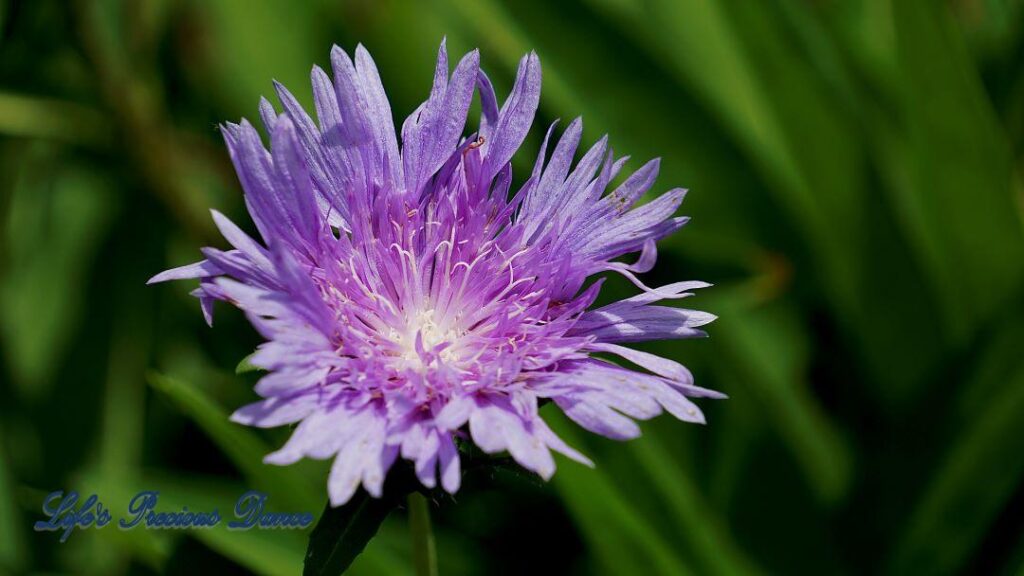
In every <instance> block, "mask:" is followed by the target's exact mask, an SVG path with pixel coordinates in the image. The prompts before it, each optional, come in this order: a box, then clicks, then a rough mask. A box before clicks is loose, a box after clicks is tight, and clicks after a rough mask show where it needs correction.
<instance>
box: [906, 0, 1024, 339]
mask: <svg viewBox="0 0 1024 576" xmlns="http://www.w3.org/2000/svg"><path fill="white" fill-rule="evenodd" d="M948 8H949V7H948V6H946V5H945V4H943V3H939V2H929V1H927V0H903V1H900V2H893V3H892V11H893V18H894V22H895V28H896V40H897V46H898V53H899V62H900V68H901V71H902V78H903V82H902V84H901V88H902V89H903V93H902V94H901V95H902V96H903V98H904V100H903V107H904V113H905V115H906V119H907V122H908V130H907V132H909V142H906V143H905V144H904V147H903V148H904V156H903V159H904V162H906V163H907V164H908V165H909V166H910V167H911V174H910V183H909V185H908V186H906V187H903V188H900V189H897V190H895V192H896V197H895V201H896V203H897V205H898V207H899V211H900V215H901V216H902V218H903V219H904V222H905V226H906V228H907V231H908V233H909V236H910V239H911V241H912V243H913V245H914V247H915V249H916V252H917V254H918V257H919V259H920V260H921V262H922V263H923V264H924V266H925V268H926V269H927V271H928V272H929V274H930V276H931V288H932V289H933V290H934V291H936V292H937V295H938V297H939V298H940V300H941V302H942V307H941V310H940V311H939V312H940V314H941V315H942V317H943V318H944V320H945V325H946V329H947V333H948V334H949V335H950V336H951V337H952V339H953V340H954V341H955V342H957V343H959V344H963V343H965V342H966V340H967V338H968V337H969V336H970V335H971V334H973V333H974V331H975V330H976V329H977V328H978V327H979V326H980V325H981V323H982V322H983V321H984V320H985V319H986V318H988V317H990V316H991V315H992V314H995V313H997V312H998V310H999V309H1000V306H1002V305H1004V304H1005V302H1006V301H1007V299H1008V298H1010V296H1011V294H1012V293H1013V292H1014V290H1016V289H1018V288H1019V287H1020V285H1021V282H1022V280H1024V230H1022V226H1021V212H1020V207H1019V205H1018V202H1017V199H1015V195H1014V192H1013V186H1014V181H1015V177H1014V174H1013V167H1012V156H1011V153H1010V150H1009V146H1008V143H1007V141H1006V137H1005V135H1004V134H1003V133H1002V129H1001V128H1000V127H999V125H998V119H997V117H996V115H995V113H994V112H993V110H992V106H991V104H990V102H989V101H988V98H987V96H986V94H985V91H984V87H983V86H982V83H981V79H980V78H979V76H978V72H977V70H976V69H975V66H974V63H973V62H972V61H971V57H970V54H969V53H968V51H967V48H966V46H965V45H964V41H963V38H962V36H961V34H960V33H959V31H958V30H957V28H956V23H955V22H954V21H953V18H952V17H951V15H950V14H949V12H948Z"/></svg>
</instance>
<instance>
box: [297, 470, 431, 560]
mask: <svg viewBox="0 0 1024 576" xmlns="http://www.w3.org/2000/svg"><path fill="white" fill-rule="evenodd" d="M401 475H402V474H401V471H399V470H392V471H391V472H390V473H389V474H388V481H387V483H386V485H385V487H384V491H383V494H382V496H381V497H380V498H374V497H373V496H370V494H368V493H367V492H366V491H365V490H363V489H359V490H358V491H357V492H356V493H355V495H353V496H352V499H351V500H349V501H348V502H346V503H345V504H344V505H342V506H338V507H332V506H331V503H330V502H328V503H327V506H326V507H325V508H324V512H323V514H322V515H321V516H320V521H319V522H317V525H316V528H314V529H313V532H312V533H311V534H310V535H309V546H308V547H307V548H306V560H305V564H304V568H303V570H302V573H303V575H304V576H336V575H337V574H341V573H342V572H344V571H345V570H346V569H347V568H348V567H349V566H350V565H351V564H352V562H354V561H355V559H356V557H358V556H359V555H360V554H361V553H362V552H363V549H364V548H366V545H367V544H368V543H369V542H370V539H372V538H373V537H374V535H376V534H377V530H378V529H380V525H381V524H382V523H383V522H384V520H385V519H386V518H387V517H388V515H389V514H391V512H392V511H393V510H394V509H395V508H397V507H398V506H399V504H401V502H402V499H403V498H405V496H406V495H407V494H409V493H410V492H411V491H412V490H413V489H414V484H412V483H411V482H408V481H407V480H405V479H404V478H396V476H401Z"/></svg>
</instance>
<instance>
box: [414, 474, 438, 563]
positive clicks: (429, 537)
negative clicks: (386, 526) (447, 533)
mask: <svg viewBox="0 0 1024 576" xmlns="http://www.w3.org/2000/svg"><path fill="white" fill-rule="evenodd" d="M409 532H410V533H411V536H412V563H413V567H414V568H415V570H416V576H437V550H436V549H435V548H434V532H433V530H432V529H431V527H430V509H429V508H428V507H427V499H426V497H424V496H423V494H420V493H419V492H413V493H412V494H409Z"/></svg>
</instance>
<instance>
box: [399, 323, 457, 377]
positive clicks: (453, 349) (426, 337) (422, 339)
mask: <svg viewBox="0 0 1024 576" xmlns="http://www.w3.org/2000/svg"><path fill="white" fill-rule="evenodd" d="M463 335H464V332H463V331H462V330H461V329H459V328H458V327H457V326H452V325H450V323H448V322H441V321H440V319H439V318H438V317H437V314H436V313H435V312H434V310H433V309H426V310H420V311H418V312H415V313H412V314H410V315H409V316H408V320H407V323H406V325H405V327H404V329H392V331H391V334H389V336H390V337H391V340H392V341H393V342H394V343H395V344H397V345H398V349H399V357H400V358H402V359H403V360H405V361H406V362H407V363H408V365H415V366H419V367H426V363H425V360H427V358H425V357H424V355H426V356H427V357H429V354H430V353H431V352H433V351H434V349H435V348H436V347H438V346H441V345H442V344H446V346H444V347H443V349H442V350H440V351H439V352H438V353H437V356H438V358H440V359H441V361H443V362H452V361H453V360H456V359H457V358H458V354H457V349H458V345H459V339H460V338H461V337H462V336H463ZM417 339H418V340H419V347H417V345H416V342H417ZM418 348H419V349H418ZM420 350H422V351H423V352H424V354H421V353H420Z"/></svg>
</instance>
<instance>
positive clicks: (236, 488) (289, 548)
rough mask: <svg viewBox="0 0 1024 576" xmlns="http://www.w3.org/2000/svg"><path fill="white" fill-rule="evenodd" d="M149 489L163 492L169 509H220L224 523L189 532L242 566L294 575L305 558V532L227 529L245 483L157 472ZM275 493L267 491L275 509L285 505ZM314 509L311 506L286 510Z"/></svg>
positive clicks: (267, 574)
mask: <svg viewBox="0 0 1024 576" xmlns="http://www.w3.org/2000/svg"><path fill="white" fill-rule="evenodd" d="M146 486H147V489H152V490H157V491H159V492H160V507H161V509H167V510H181V509H182V507H184V506H187V507H188V508H189V509H190V510H203V511H206V510H213V509H215V508H216V509H217V510H218V511H219V512H220V513H221V516H222V517H223V520H222V523H221V525H218V526H216V527H214V528H211V529H208V530H189V531H187V534H188V535H189V536H190V537H193V538H195V539H197V540H199V541H201V542H203V543H204V544H206V545H207V546H209V547H210V548H211V549H213V550H215V551H217V552H218V553H220V554H222V555H224V556H226V557H227V558H230V559H231V560H233V561H234V562H236V563H238V564H239V565H240V566H243V567H245V568H247V569H248V570H251V571H252V572H254V573H256V574H261V575H263V576H291V575H294V574H295V573H296V571H297V568H298V566H299V564H300V563H301V562H302V546H303V539H304V534H303V532H300V531H290V530H259V529H252V530H228V529H227V528H226V527H225V526H226V522H227V521H228V519H229V518H230V519H233V516H232V511H231V510H232V507H233V506H234V503H235V501H236V500H237V499H238V497H239V496H241V495H242V494H244V493H245V492H246V491H247V488H246V487H245V486H243V485H240V484H236V483H231V482H225V481H223V480H218V479H213V478H201V477H189V476H154V477H149V478H147V479H146ZM275 496H276V495H275V494H268V496H267V498H268V506H269V507H271V508H272V509H274V510H282V511H284V510H285V508H284V507H283V506H282V507H278V506H276V505H275V504H274V502H273V501H274V500H275ZM287 511H289V512H312V511H311V510H299V509H295V510H287Z"/></svg>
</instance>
